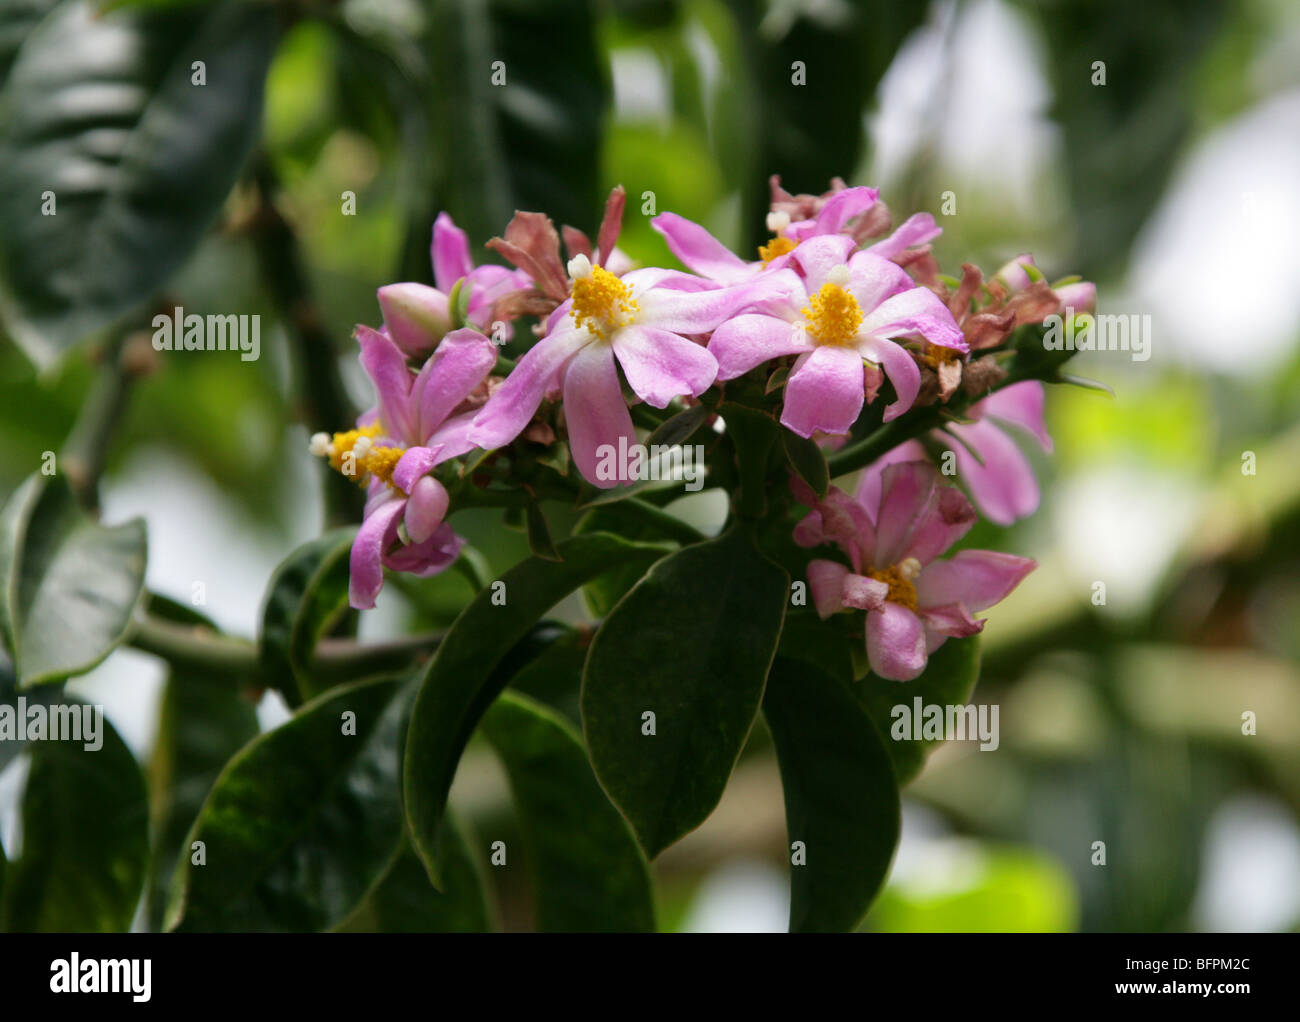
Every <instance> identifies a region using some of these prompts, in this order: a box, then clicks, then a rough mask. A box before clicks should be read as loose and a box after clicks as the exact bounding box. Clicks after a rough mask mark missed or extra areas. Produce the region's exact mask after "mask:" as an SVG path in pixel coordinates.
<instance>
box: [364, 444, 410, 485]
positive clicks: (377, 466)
mask: <svg viewBox="0 0 1300 1022" xmlns="http://www.w3.org/2000/svg"><path fill="white" fill-rule="evenodd" d="M405 453H406V450H405V448H402V447H372V448H370V453H369V454H367V455H366V457H365V465H366V471H367V472H369V473H370V474H371V475H372V476H374V477H375V478H376V479H382V480H383V481H384V482H386V483H387V484H388V485H389V486H391V487H392V488H393V489H397V488H398V486H397V484H396V483H395V482H393V469H395V468H397V463H398V462H399V461H401V460H402V455H403V454H405Z"/></svg>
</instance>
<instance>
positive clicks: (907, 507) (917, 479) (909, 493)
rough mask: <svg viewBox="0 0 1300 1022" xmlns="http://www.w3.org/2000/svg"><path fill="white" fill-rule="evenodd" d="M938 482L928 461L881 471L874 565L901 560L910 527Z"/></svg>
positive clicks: (897, 465) (909, 533) (926, 505)
mask: <svg viewBox="0 0 1300 1022" xmlns="http://www.w3.org/2000/svg"><path fill="white" fill-rule="evenodd" d="M938 485H939V473H938V472H937V471H936V470H935V467H934V466H933V465H931V464H930V463H929V462H928V461H904V462H899V463H898V464H894V465H890V466H889V467H888V468H886V469H885V470H884V473H883V474H882V476H881V483H880V491H881V492H880V506H879V507H878V508H877V510H876V513H875V521H876V557H875V560H874V561H873V566H875V567H878V568H886V567H889V566H890V565H893V564H897V563H898V562H899V561H901V560H902V559H903V557H904V553H903V550H904V548H905V547H906V545H907V542H908V539H909V538H910V537H911V535H912V529H913V528H914V526H915V525H916V523H917V521H918V520H919V518H920V517H921V515H922V514H923V513H924V512H925V511H926V509H927V507H928V506H929V504H930V501H931V499H932V497H933V494H934V490H935V487H936V486H938Z"/></svg>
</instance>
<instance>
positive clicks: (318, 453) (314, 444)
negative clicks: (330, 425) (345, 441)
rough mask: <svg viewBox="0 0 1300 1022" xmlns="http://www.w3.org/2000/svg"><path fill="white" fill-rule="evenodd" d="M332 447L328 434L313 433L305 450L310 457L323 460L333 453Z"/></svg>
mask: <svg viewBox="0 0 1300 1022" xmlns="http://www.w3.org/2000/svg"><path fill="white" fill-rule="evenodd" d="M333 449H334V445H333V444H332V443H330V435H329V434H328V433H313V434H312V435H311V439H310V440H308V441H307V450H308V451H310V452H311V454H312V457H315V458H325V457H328V456H329V455H330V453H331V452H332V451H333Z"/></svg>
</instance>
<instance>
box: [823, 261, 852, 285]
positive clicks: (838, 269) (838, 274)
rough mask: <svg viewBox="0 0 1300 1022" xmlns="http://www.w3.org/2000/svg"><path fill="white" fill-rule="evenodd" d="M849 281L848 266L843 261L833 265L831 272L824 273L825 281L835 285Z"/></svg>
mask: <svg viewBox="0 0 1300 1022" xmlns="http://www.w3.org/2000/svg"><path fill="white" fill-rule="evenodd" d="M848 282H849V268H848V266H847V265H845V264H844V263H840V265H839V266H835V267H833V268H832V269H831V272H830V273H828V274H826V283H828V284H834V285H835V286H836V287H844V285H846V284H847V283H848Z"/></svg>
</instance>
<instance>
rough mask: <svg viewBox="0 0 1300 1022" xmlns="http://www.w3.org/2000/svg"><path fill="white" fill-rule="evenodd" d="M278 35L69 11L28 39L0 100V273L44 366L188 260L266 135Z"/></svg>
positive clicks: (221, 15)
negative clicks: (196, 79) (197, 65)
mask: <svg viewBox="0 0 1300 1022" xmlns="http://www.w3.org/2000/svg"><path fill="white" fill-rule="evenodd" d="M277 36H278V31H277V16H276V11H275V9H274V8H273V7H272V6H271V5H269V4H261V3H237V2H226V3H216V4H205V5H201V6H189V7H185V8H182V9H176V10H164V11H150V12H136V11H115V12H112V13H108V14H104V15H102V16H97V15H96V13H95V10H94V5H93V4H92V3H90V2H88V0H69V2H65V3H63V4H60V5H59V6H58V7H57V8H56V9H55V10H54V11H53V12H52V13H51V14H50V15H49V16H48V17H46V18H45V19H44V20H42V21H41V22H40V24H39V25H37V26H36V27H35V28H34V29H33V30H32V31H31V33H30V34H29V35H28V36H27V37H26V39H25V40H24V41H23V43H22V46H21V47H20V48H19V49H18V51H17V54H16V55H15V57H14V58H13V64H12V67H11V68H10V72H9V77H8V80H7V82H6V83H5V86H4V90H3V92H0V222H3V223H4V224H5V225H6V226H5V230H4V232H3V233H0V268H2V269H3V275H4V277H5V283H6V287H5V288H4V289H3V290H4V291H5V292H6V293H5V295H4V302H3V305H4V308H5V313H6V319H7V322H8V326H9V329H10V331H11V333H12V334H13V335H14V337H15V339H16V340H17V341H18V342H19V343H20V344H21V345H22V346H23V347H24V349H25V350H26V351H27V352H28V354H29V355H30V356H31V357H32V358H33V359H34V360H36V361H38V362H41V363H49V362H51V361H53V360H54V359H55V358H56V357H57V356H58V355H60V354H61V353H62V352H63V351H65V350H67V349H68V348H69V347H70V346H72V345H73V344H75V343H77V342H78V341H80V340H81V339H82V338H83V337H85V336H87V335H89V334H91V333H94V332H95V331H98V330H100V329H103V328H105V327H107V326H108V325H109V324H110V323H112V322H113V321H115V320H117V319H118V318H119V317H121V316H122V315H124V314H125V313H127V312H129V311H130V310H131V309H133V308H135V307H136V306H138V305H140V304H141V303H143V302H145V301H147V300H148V299H149V297H150V296H151V295H152V294H153V293H154V292H155V291H156V290H157V288H158V287H159V286H160V285H161V284H162V283H163V282H164V281H165V280H166V279H167V278H168V277H169V276H170V275H171V274H172V273H173V272H174V271H175V270H176V268H177V267H178V266H179V265H180V264H181V263H182V262H183V261H184V259H185V258H186V256H188V255H189V253H190V250H191V249H192V248H193V247H194V245H195V244H196V243H197V242H198V240H199V238H200V237H201V235H202V233H203V231H204V229H205V228H206V227H207V226H208V224H209V222H210V221H211V220H212V219H213V217H214V216H215V215H216V213H217V212H218V210H219V209H220V207H221V204H222V202H223V201H224V200H225V198H226V195H227V193H228V192H229V191H230V188H231V186H232V185H233V184H234V181H235V178H236V175H237V174H238V172H239V170H240V167H241V166H242V164H243V160H244V157H245V155H246V153H247V152H248V150H249V148H250V146H251V145H252V144H253V141H254V139H255V138H256V136H257V132H258V129H259V127H260V122H261V117H260V109H261V103H262V83H263V78H264V77H265V74H266V69H267V66H268V64H269V62H270V59H271V56H272V53H273V52H274V49H275V44H276V39H277ZM195 60H202V61H204V62H205V65H206V74H207V84H206V85H195V84H192V81H191V76H192V75H193V74H194V72H193V71H192V70H191V64H192V62H193V61H195ZM47 191H48V192H53V193H54V196H55V202H56V203H57V205H56V207H55V209H56V213H55V215H53V216H48V215H41V210H42V205H43V203H44V201H45V199H44V193H45V192H47ZM214 311H220V312H222V313H226V312H230V311H231V310H228V309H223V310H214Z"/></svg>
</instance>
